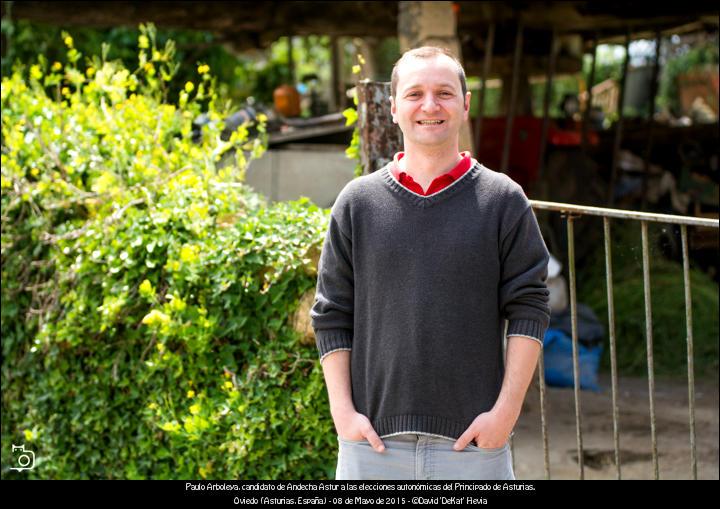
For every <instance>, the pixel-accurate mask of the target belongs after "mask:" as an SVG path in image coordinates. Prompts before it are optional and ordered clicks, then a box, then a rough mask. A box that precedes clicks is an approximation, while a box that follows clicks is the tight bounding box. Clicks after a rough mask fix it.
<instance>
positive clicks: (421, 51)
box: [390, 46, 467, 104]
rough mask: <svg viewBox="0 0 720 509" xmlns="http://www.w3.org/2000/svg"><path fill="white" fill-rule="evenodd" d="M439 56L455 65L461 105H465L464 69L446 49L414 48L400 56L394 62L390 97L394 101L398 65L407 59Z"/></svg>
mask: <svg viewBox="0 0 720 509" xmlns="http://www.w3.org/2000/svg"><path fill="white" fill-rule="evenodd" d="M440 55H445V56H448V57H450V58H451V59H452V60H453V61H454V62H455V64H456V65H457V75H458V79H459V80H460V87H461V88H462V97H463V104H465V95H467V82H466V81H465V69H463V66H462V64H461V63H460V60H458V59H457V58H456V57H455V55H453V54H452V53H451V52H450V50H448V49H447V48H441V47H438V46H422V47H420V48H414V49H411V50H408V51H406V52H405V53H403V54H402V56H401V57H400V58H399V59H398V61H397V62H395V65H394V66H393V70H392V77H391V78H390V95H391V96H392V97H393V99H395V95H396V94H397V83H398V67H400V63H401V62H403V61H404V60H406V59H408V58H433V57H438V56H440Z"/></svg>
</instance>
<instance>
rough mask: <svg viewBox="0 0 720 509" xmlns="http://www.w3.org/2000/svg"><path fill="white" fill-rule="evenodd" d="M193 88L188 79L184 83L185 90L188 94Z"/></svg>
mask: <svg viewBox="0 0 720 509" xmlns="http://www.w3.org/2000/svg"><path fill="white" fill-rule="evenodd" d="M194 88H195V85H193V82H192V81H188V82H187V83H185V92H187V93H188V94H189V93H190V92H192V91H193V89H194Z"/></svg>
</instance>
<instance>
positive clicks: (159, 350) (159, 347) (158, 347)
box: [155, 343, 165, 353]
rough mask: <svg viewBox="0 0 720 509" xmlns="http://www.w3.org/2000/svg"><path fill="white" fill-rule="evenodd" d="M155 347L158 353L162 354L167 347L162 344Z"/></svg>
mask: <svg viewBox="0 0 720 509" xmlns="http://www.w3.org/2000/svg"><path fill="white" fill-rule="evenodd" d="M155 347H156V348H157V349H158V352H160V353H163V352H164V351H165V345H163V344H162V343H158V344H157V345H155Z"/></svg>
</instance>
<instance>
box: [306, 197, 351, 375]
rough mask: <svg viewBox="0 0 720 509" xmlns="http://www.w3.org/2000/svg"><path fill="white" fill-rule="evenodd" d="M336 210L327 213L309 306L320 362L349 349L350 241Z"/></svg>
mask: <svg viewBox="0 0 720 509" xmlns="http://www.w3.org/2000/svg"><path fill="white" fill-rule="evenodd" d="M336 212H337V208H333V211H332V213H331V214H330V224H329V226H328V229H327V233H326V234H325V242H324V244H323V248H322V251H321V254H320V260H319V262H318V278H317V290H316V293H315V302H314V304H313V306H312V308H311V310H310V317H311V320H312V327H313V329H314V331H315V343H316V346H317V349H318V353H319V355H320V362H321V363H322V361H323V359H324V358H325V356H326V355H328V354H330V353H331V352H334V351H336V350H351V349H352V338H353V309H354V306H353V299H354V278H353V265H352V242H351V238H350V237H349V236H348V235H346V234H345V233H344V232H343V230H342V229H341V227H340V222H339V220H338V217H336Z"/></svg>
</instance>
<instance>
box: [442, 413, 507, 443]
mask: <svg viewBox="0 0 720 509" xmlns="http://www.w3.org/2000/svg"><path fill="white" fill-rule="evenodd" d="M516 420H517V419H512V418H511V417H509V416H504V415H501V414H500V413H498V412H496V411H494V410H491V411H489V412H484V413H482V414H480V415H478V416H477V417H475V420H474V421H473V422H472V424H470V427H469V428H468V429H467V430H465V432H464V433H463V434H462V435H460V438H458V439H457V442H455V445H454V446H453V449H455V450H456V451H462V450H463V449H465V447H466V446H467V444H468V443H470V442H471V441H472V440H473V439H474V440H475V444H476V445H477V446H478V447H480V448H481V449H495V448H497V447H502V446H504V445H505V443H506V442H507V441H508V438H510V433H512V429H513V426H515V421H516Z"/></svg>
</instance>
